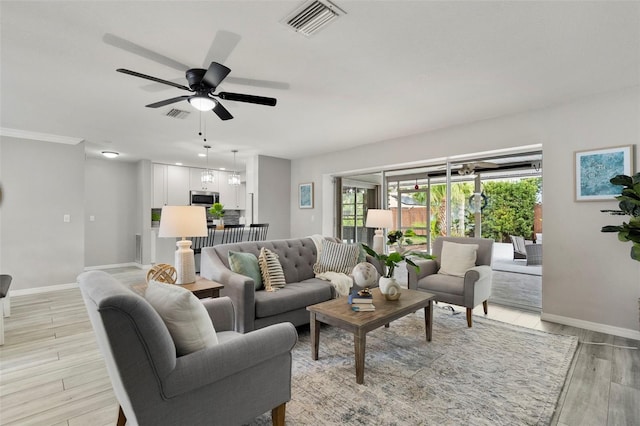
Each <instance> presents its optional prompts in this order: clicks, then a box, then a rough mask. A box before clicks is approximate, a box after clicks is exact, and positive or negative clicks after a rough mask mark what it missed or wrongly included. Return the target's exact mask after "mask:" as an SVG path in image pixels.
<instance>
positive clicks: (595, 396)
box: [0, 289, 640, 426]
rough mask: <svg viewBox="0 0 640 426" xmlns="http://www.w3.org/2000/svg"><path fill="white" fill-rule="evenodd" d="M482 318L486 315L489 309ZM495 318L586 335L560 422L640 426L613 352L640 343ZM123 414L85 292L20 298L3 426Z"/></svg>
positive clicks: (1, 363)
mask: <svg viewBox="0 0 640 426" xmlns="http://www.w3.org/2000/svg"><path fill="white" fill-rule="evenodd" d="M474 314H475V315H478V316H482V315H483V313H482V307H481V306H480V307H479V309H476V310H475V311H474ZM488 317H490V318H493V319H496V320H500V321H505V322H509V323H512V324H517V325H521V326H524V327H530V328H536V329H540V330H546V331H549V332H552V333H562V334H570V335H575V336H578V337H579V339H580V345H579V347H578V350H577V352H576V356H575V358H574V362H573V365H572V367H571V370H570V372H569V375H568V377H567V381H566V384H565V387H564V390H563V392H562V395H561V397H560V400H559V403H558V410H557V412H556V415H555V418H554V422H553V423H554V424H559V425H640V350H631V349H622V348H615V347H613V346H610V345H615V346H632V347H638V346H640V342H638V341H635V340H629V339H624V338H620V337H615V336H611V335H606V334H601V333H596V332H591V331H587V330H583V329H578V328H574V327H568V326H563V325H558V324H553V323H548V322H544V321H540V316H539V315H537V314H535V313H531V312H525V311H519V310H516V309H513V308H506V307H501V306H499V305H490V306H489V315H488ZM434 333H437V326H436V327H434ZM584 342H599V343H606V344H607V345H592V344H585V343H584ZM117 409H118V404H117V402H116V400H115V397H114V395H113V392H112V390H111V384H110V382H109V379H108V377H107V372H106V369H105V366H104V362H103V360H102V357H101V355H100V353H99V352H98V349H97V345H96V342H95V339H94V336H93V332H92V329H91V325H90V323H89V319H88V316H87V314H86V310H85V307H84V303H83V301H82V298H81V296H80V291H79V290H78V289H72V290H61V291H53V292H48V293H41V294H35V295H28V296H20V297H13V298H12V299H11V317H9V318H6V319H5V345H4V346H0V424H2V425H68V426H72V425H91V426H94V425H98V426H99V425H114V424H115V420H116V417H117Z"/></svg>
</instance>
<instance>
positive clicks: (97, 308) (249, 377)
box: [78, 271, 298, 425]
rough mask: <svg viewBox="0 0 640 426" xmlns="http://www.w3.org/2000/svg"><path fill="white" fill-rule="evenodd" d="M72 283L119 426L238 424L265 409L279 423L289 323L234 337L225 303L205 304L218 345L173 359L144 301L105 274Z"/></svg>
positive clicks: (293, 337) (287, 383)
mask: <svg viewBox="0 0 640 426" xmlns="http://www.w3.org/2000/svg"><path fill="white" fill-rule="evenodd" d="M78 281H79V284H80V290H81V292H82V296H83V298H84V301H85V304H86V306H87V311H88V313H89V318H90V320H91V323H92V325H93V329H94V331H95V334H96V338H97V341H98V346H99V347H100V352H101V353H102V355H103V356H104V358H105V362H106V365H107V371H108V373H109V377H110V379H111V383H112V386H113V390H114V392H115V395H116V398H117V400H118V402H119V403H120V407H121V408H120V415H119V418H118V424H119V425H120V424H124V423H125V421H126V423H127V424H128V425H211V424H219V425H239V424H244V423H247V422H249V421H251V420H252V419H253V418H255V417H257V416H259V415H261V414H262V413H265V412H267V411H269V410H271V411H272V418H273V420H274V422H273V424H279V425H284V423H285V422H284V416H285V403H286V402H287V401H289V400H290V399H291V362H292V359H291V350H292V349H293V346H294V345H295V344H296V342H297V337H298V335H297V333H296V330H295V328H294V327H293V326H292V325H291V324H278V325H275V326H273V327H269V328H266V329H262V330H257V331H256V332H254V333H249V334H244V335H243V334H239V333H237V332H235V331H233V329H234V314H233V305H232V304H231V301H230V300H229V299H228V298H226V297H222V298H216V299H206V300H203V301H202V303H203V304H204V306H205V308H206V309H207V312H208V314H209V316H210V317H211V320H212V321H213V324H214V327H215V329H216V335H217V336H218V342H219V343H218V344H217V345H215V346H213V347H208V348H205V349H202V350H199V351H196V352H193V353H190V354H188V355H184V356H176V347H175V345H174V343H173V339H172V337H171V335H170V334H169V331H168V330H167V327H166V326H165V324H164V322H163V320H162V318H161V317H160V315H158V313H157V312H156V311H155V310H154V308H153V307H152V306H151V305H150V304H149V303H148V302H147V301H146V300H145V299H144V298H143V297H141V296H140V295H138V294H136V293H134V292H133V291H132V290H131V289H129V288H128V287H126V286H124V285H123V284H121V283H120V282H118V281H117V280H116V279H115V278H113V276H111V275H109V274H107V273H106V272H104V271H91V272H85V273H83V274H81V275H80V276H79V277H78ZM114 417H115V413H114Z"/></svg>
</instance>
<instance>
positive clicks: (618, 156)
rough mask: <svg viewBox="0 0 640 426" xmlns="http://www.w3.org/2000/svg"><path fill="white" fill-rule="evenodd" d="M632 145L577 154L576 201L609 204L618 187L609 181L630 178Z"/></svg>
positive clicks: (575, 168) (575, 165)
mask: <svg viewBox="0 0 640 426" xmlns="http://www.w3.org/2000/svg"><path fill="white" fill-rule="evenodd" d="M632 169H633V145H626V146H615V147H611V148H602V149H594V150H590V151H577V152H576V153H575V159H574V174H575V196H576V201H603V200H607V201H609V200H612V199H614V197H616V196H617V195H620V193H621V191H622V187H621V186H619V185H613V184H612V183H611V182H609V180H610V179H611V178H612V177H614V176H617V175H631V174H632Z"/></svg>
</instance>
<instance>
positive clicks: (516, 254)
mask: <svg viewBox="0 0 640 426" xmlns="http://www.w3.org/2000/svg"><path fill="white" fill-rule="evenodd" d="M509 238H511V244H513V259H514V260H515V259H526V258H527V249H526V248H525V246H526V242H525V240H524V238H523V237H518V236H516V235H509Z"/></svg>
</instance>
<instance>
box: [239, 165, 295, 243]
mask: <svg viewBox="0 0 640 426" xmlns="http://www.w3.org/2000/svg"><path fill="white" fill-rule="evenodd" d="M254 160H255V161H254V162H253V167H254V171H253V174H252V176H253V179H254V182H253V192H254V205H255V206H256V209H255V211H254V222H255V223H268V224H269V233H268V236H267V238H269V239H281V238H289V235H290V226H291V224H290V209H289V206H290V205H291V204H292V198H291V197H290V194H289V188H290V182H291V161H290V160H285V159H282V158H275V157H267V156H264V155H259V156H257V158H255V159H254ZM247 178H249V174H248V176H247ZM247 187H249V185H248V186H247ZM247 192H249V189H247ZM296 200H297V198H296ZM296 202H297V201H296Z"/></svg>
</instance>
